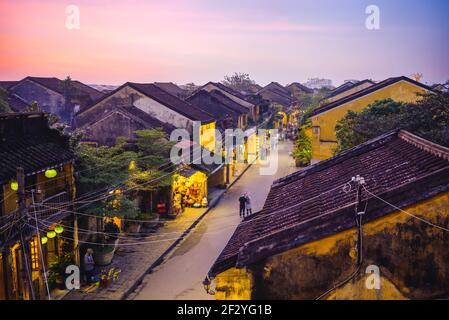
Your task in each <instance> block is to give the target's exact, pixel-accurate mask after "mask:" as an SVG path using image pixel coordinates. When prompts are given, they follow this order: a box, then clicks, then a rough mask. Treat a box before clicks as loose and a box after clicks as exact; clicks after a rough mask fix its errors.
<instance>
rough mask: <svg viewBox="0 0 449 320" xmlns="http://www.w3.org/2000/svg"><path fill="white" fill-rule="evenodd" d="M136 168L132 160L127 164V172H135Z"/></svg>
mask: <svg viewBox="0 0 449 320" xmlns="http://www.w3.org/2000/svg"><path fill="white" fill-rule="evenodd" d="M136 167H137V165H136V162H135V161H134V160H132V161H131V162H130V163H129V166H128V169H129V170H136Z"/></svg>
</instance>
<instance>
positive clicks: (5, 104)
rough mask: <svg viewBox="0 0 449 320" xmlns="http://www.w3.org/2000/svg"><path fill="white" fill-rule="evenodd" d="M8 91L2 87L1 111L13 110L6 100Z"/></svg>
mask: <svg viewBox="0 0 449 320" xmlns="http://www.w3.org/2000/svg"><path fill="white" fill-rule="evenodd" d="M6 96H7V92H6V90H5V89H3V88H0V113H4V112H11V108H10V107H9V104H8V102H7V101H6Z"/></svg>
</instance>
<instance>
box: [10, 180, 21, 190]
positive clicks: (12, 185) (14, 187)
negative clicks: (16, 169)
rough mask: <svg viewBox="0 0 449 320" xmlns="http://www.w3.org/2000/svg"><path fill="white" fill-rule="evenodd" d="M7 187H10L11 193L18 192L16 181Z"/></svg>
mask: <svg viewBox="0 0 449 320" xmlns="http://www.w3.org/2000/svg"><path fill="white" fill-rule="evenodd" d="M9 187H10V188H11V190H13V191H17V190H19V184H18V183H17V181H12V182H11V184H10V185H9Z"/></svg>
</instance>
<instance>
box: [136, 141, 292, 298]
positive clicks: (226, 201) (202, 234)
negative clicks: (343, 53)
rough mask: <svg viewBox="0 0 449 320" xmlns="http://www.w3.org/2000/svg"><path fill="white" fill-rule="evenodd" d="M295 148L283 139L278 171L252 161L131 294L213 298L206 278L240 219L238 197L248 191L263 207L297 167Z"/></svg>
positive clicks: (255, 207) (255, 206) (256, 206)
mask: <svg viewBox="0 0 449 320" xmlns="http://www.w3.org/2000/svg"><path fill="white" fill-rule="evenodd" d="M291 149H292V143H291V142H281V143H279V146H278V157H279V165H278V170H277V172H276V174H275V175H260V173H259V169H260V167H261V165H259V164H254V165H252V166H251V167H250V168H249V169H248V171H247V172H246V173H245V174H244V175H243V176H242V177H241V179H240V180H238V181H237V182H236V183H235V184H234V186H232V187H231V188H230V189H229V190H228V192H227V193H225V194H224V196H223V197H222V199H221V200H220V202H219V203H218V205H217V206H216V207H215V208H214V209H213V210H211V211H210V213H209V214H208V215H207V216H206V217H205V218H204V220H203V221H202V222H201V223H200V225H199V226H198V227H197V228H196V230H194V231H193V232H192V234H190V235H189V236H188V238H187V239H186V240H185V241H184V242H183V243H182V244H181V245H180V246H179V247H178V248H177V249H176V251H175V252H174V253H173V255H172V256H171V257H170V258H169V259H168V260H167V261H166V262H165V263H163V264H162V265H160V266H159V267H158V268H157V269H156V270H155V271H154V272H153V273H151V274H149V275H147V276H146V277H145V279H144V281H143V282H142V285H141V286H140V287H139V288H138V289H137V290H136V291H135V292H134V293H133V294H131V295H130V297H129V298H130V299H137V300H143V299H213V296H211V295H208V294H206V292H205V291H204V288H203V285H202V281H203V280H204V277H205V276H206V274H207V272H208V271H209V268H210V267H211V265H212V264H213V263H214V261H215V259H216V258H217V257H218V255H219V254H220V252H221V251H222V249H223V248H224V246H225V245H226V243H227V241H228V240H229V238H230V237H231V235H232V233H233V232H234V230H235V228H236V226H237V225H238V223H239V221H240V219H239V214H238V198H239V197H240V195H241V194H242V193H244V192H245V191H246V192H248V193H249V195H250V196H251V199H252V206H253V212H257V211H258V210H260V209H261V208H262V206H263V204H264V202H265V198H266V196H267V194H268V192H269V189H270V186H271V184H272V182H273V181H274V180H276V179H278V178H280V177H283V176H285V175H287V174H289V173H292V172H294V171H296V170H297V169H296V167H295V166H294V162H293V160H292V158H291V157H290V156H289V152H290V151H291Z"/></svg>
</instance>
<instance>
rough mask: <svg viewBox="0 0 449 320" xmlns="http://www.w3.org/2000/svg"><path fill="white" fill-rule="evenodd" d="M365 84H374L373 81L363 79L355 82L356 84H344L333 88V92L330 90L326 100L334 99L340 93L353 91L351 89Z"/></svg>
mask: <svg viewBox="0 0 449 320" xmlns="http://www.w3.org/2000/svg"><path fill="white" fill-rule="evenodd" d="M365 83H370V84H373V85H374V84H375V82H374V81H372V80H369V79H365V80H362V81H359V82H356V83H351V82H346V83H343V84H342V85H341V86H339V87H337V88H335V89H334V90H332V91H331V92H330V93H329V94H328V95H327V96H326V98H331V97H335V96H336V95H338V94H340V93H343V92H345V91H348V90H351V89H353V88H355V87H357V86H360V85H362V84H365Z"/></svg>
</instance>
